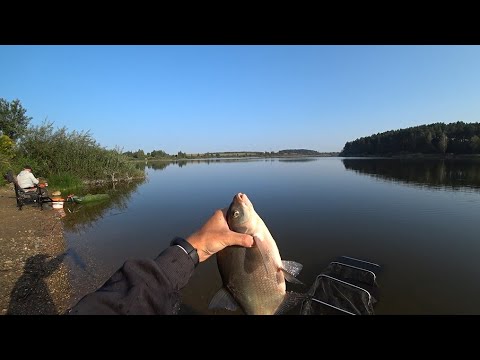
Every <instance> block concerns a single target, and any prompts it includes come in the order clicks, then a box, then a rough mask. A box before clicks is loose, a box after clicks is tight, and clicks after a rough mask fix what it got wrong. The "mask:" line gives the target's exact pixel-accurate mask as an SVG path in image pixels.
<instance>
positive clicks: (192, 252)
mask: <svg viewBox="0 0 480 360" xmlns="http://www.w3.org/2000/svg"><path fill="white" fill-rule="evenodd" d="M170 245H171V246H173V245H178V246H180V247H181V248H182V249H183V250H185V252H186V253H187V254H188V256H190V257H191V258H192V260H193V263H194V264H195V267H196V266H197V265H198V263H199V259H198V252H197V249H195V248H194V247H193V246H192V245H191V244H190V243H189V242H188V241H187V240H185V239H183V238H181V237H178V236H177V237H175V238H174V239H173V240H172V241H171V242H170Z"/></svg>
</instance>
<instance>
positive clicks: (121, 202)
mask: <svg viewBox="0 0 480 360" xmlns="http://www.w3.org/2000/svg"><path fill="white" fill-rule="evenodd" d="M145 181H146V180H140V181H131V182H128V183H121V184H113V185H112V184H111V185H106V186H103V187H96V188H94V189H90V190H89V191H87V192H90V193H92V194H104V193H105V194H109V198H108V199H107V200H104V201H95V202H92V203H84V204H75V203H66V204H65V210H66V212H67V213H68V214H69V215H70V216H67V217H65V218H64V227H65V229H66V230H68V231H71V232H74V233H80V232H82V231H85V230H86V229H88V228H90V227H91V226H93V224H94V223H95V222H96V221H97V220H99V219H103V218H104V217H105V216H106V215H107V213H108V212H109V211H110V210H116V211H114V212H113V213H109V214H108V216H114V215H118V214H121V213H123V212H124V211H126V209H127V206H128V203H129V201H130V198H131V197H132V195H133V194H134V193H135V191H136V190H137V188H138V187H139V186H140V185H141V184H143V183H144V182H145Z"/></svg>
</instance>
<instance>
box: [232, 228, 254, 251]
mask: <svg viewBox="0 0 480 360" xmlns="http://www.w3.org/2000/svg"><path fill="white" fill-rule="evenodd" d="M225 243H226V244H227V246H230V245H240V246H243V247H252V246H253V243H254V241H253V237H252V236H251V235H247V234H240V233H236V232H233V231H230V232H229V234H228V237H227V238H226V239H225Z"/></svg>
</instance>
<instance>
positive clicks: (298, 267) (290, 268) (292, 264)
mask: <svg viewBox="0 0 480 360" xmlns="http://www.w3.org/2000/svg"><path fill="white" fill-rule="evenodd" d="M282 268H283V269H285V271H286V272H288V273H289V274H292V275H293V276H295V277H296V276H297V275H298V274H300V271H302V269H303V265H302V264H300V263H298V262H296V261H288V260H282Z"/></svg>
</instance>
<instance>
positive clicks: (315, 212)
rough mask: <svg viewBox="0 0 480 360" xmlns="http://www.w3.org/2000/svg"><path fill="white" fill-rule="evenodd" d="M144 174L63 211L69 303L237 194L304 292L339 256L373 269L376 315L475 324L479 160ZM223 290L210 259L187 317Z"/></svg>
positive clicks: (215, 166)
mask: <svg viewBox="0 0 480 360" xmlns="http://www.w3.org/2000/svg"><path fill="white" fill-rule="evenodd" d="M146 172H147V181H145V182H144V183H141V184H132V185H130V186H129V187H128V188H125V187H122V188H119V187H117V189H115V191H112V193H115V194H116V195H115V196H113V199H112V200H111V201H108V202H106V203H102V204H97V205H90V206H87V204H85V205H69V207H68V211H67V217H66V218H65V229H66V238H67V245H68V247H69V254H70V255H71V256H69V257H68V259H69V264H70V266H71V269H72V279H71V281H72V287H73V288H74V295H75V299H77V300H78V299H79V298H81V297H82V296H83V295H84V294H86V293H87V292H90V291H93V290H94V289H96V288H97V287H98V286H100V285H102V284H103V283H104V282H105V281H106V280H107V279H108V277H109V276H110V275H111V274H112V273H113V272H114V271H115V270H116V269H117V268H118V267H120V266H121V265H122V263H123V262H124V261H125V260H126V259H127V258H138V257H149V258H153V257H155V256H156V255H158V254H159V253H160V252H161V251H162V250H163V249H164V248H165V247H167V246H168V244H169V242H170V240H171V239H172V238H173V237H174V236H176V235H178V236H184V237H186V236H188V235H189V234H191V233H192V232H193V231H195V230H197V229H198V228H199V227H200V226H201V225H202V224H203V223H204V222H205V221H206V220H207V219H208V218H209V217H210V215H211V214H212V213H213V212H214V210H215V209H217V208H222V207H228V205H229V204H230V201H231V200H232V198H233V196H234V195H235V194H236V193H238V192H244V193H246V194H247V195H248V196H249V198H250V199H251V201H252V203H253V205H254V206H255V209H256V211H257V213H258V214H259V215H260V216H261V217H262V218H263V219H264V221H265V223H266V225H267V226H268V228H269V229H270V232H271V233H272V235H273V237H274V238H275V240H276V242H277V245H278V248H279V250H280V254H281V256H282V258H283V259H285V260H295V261H298V262H300V263H302V264H303V265H304V268H303V270H302V272H301V273H300V275H299V276H298V278H299V279H300V280H302V281H303V282H304V283H306V284H307V285H308V286H310V285H311V284H312V283H313V281H314V280H315V277H316V275H318V274H319V273H320V272H321V271H322V270H323V269H324V268H325V267H326V266H327V265H328V264H329V262H330V261H332V260H333V259H334V258H335V257H337V256H340V255H347V256H352V257H356V258H360V259H364V260H367V261H371V262H375V263H378V264H380V265H381V266H382V269H383V271H382V272H381V274H380V275H379V277H378V283H379V285H380V289H381V293H380V294H381V298H380V302H379V303H378V305H377V306H376V307H375V311H376V313H377V314H480V282H479V281H478V279H479V278H480V263H479V262H478V256H479V254H480V245H479V242H480V231H479V221H480V161H477V160H455V161H452V160H398V159H354V158H349V159H342V158H308V159H289V160H287V159H285V160H284V159H267V160H265V159H260V160H244V161H238V160H237V161H210V162H182V163H171V164H169V163H156V164H150V163H149V164H148V165H147V168H146ZM110 191H111V190H110ZM220 286H221V279H220V275H219V273H218V270H217V266H216V261H215V257H212V258H211V259H209V260H208V261H207V262H205V263H202V264H201V265H200V266H199V267H198V268H197V270H196V272H195V274H194V276H193V278H192V279H191V281H190V283H189V284H188V285H187V287H186V288H185V289H184V290H183V301H184V304H183V311H184V313H202V314H209V313H214V312H210V311H209V310H208V309H207V307H208V303H209V301H210V299H211V298H212V296H213V295H214V294H215V292H216V291H217V290H218V289H219V288H220ZM288 288H289V285H288V284H287V289H288ZM290 288H291V287H290ZM307 288H308V287H307ZM291 289H293V288H291ZM295 290H298V288H297V287H295ZM215 313H224V312H218V311H217V312H215ZM225 313H227V312H225Z"/></svg>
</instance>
